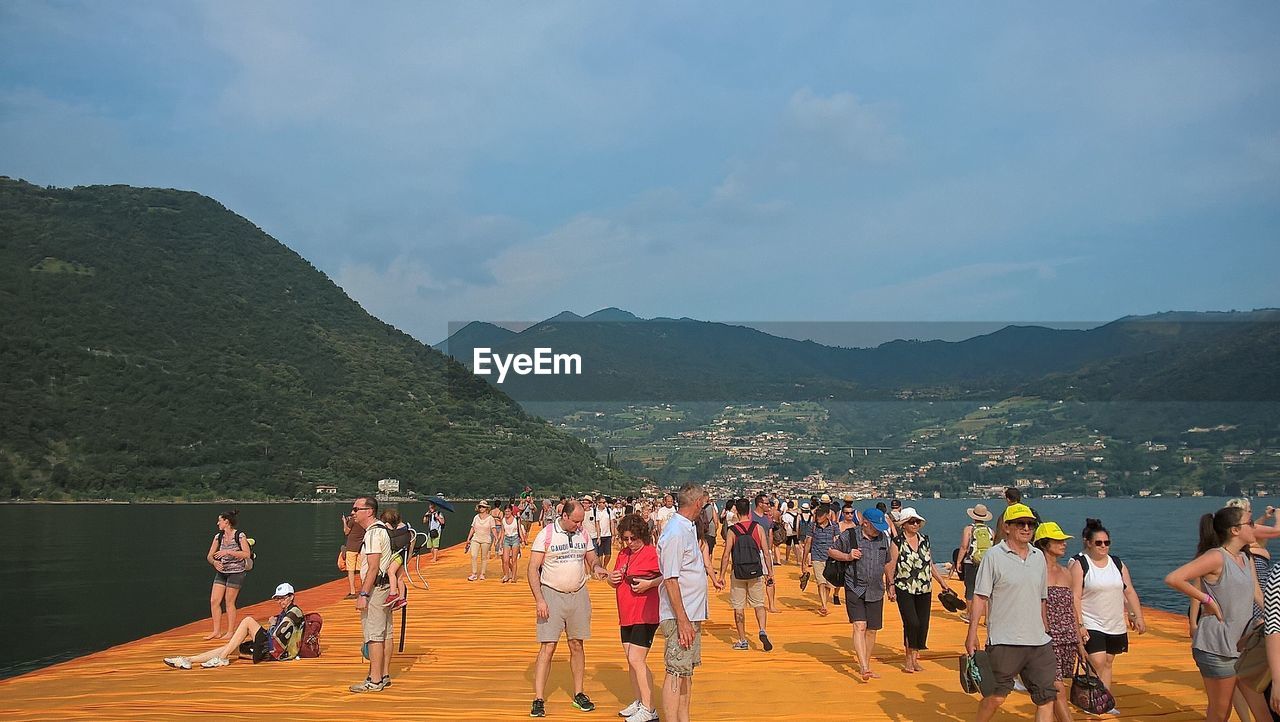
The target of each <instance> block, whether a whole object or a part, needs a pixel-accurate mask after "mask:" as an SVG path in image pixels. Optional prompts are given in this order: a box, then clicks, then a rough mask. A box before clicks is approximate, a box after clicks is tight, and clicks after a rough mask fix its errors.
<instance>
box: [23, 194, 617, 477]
mask: <svg viewBox="0 0 1280 722" xmlns="http://www.w3.org/2000/svg"><path fill="white" fill-rule="evenodd" d="M0 409H3V413H0V498H6V499H8V498H17V497H23V498H33V497H34V498H104V497H116V498H143V497H152V498H162V497H187V498H215V497H227V496H231V497H239V498H249V497H271V498H279V497H292V496H295V495H300V494H301V495H307V494H310V493H311V492H312V491H313V487H314V485H315V484H317V483H333V484H336V485H337V486H338V487H339V488H340V489H341V490H342V493H344V494H350V493H352V492H354V491H357V490H368V489H370V488H372V485H373V482H375V481H376V480H377V479H380V478H384V477H392V478H398V479H400V480H402V482H403V483H405V484H406V485H407V487H408V488H410V489H414V490H417V491H418V492H425V493H435V492H441V493H446V494H451V495H479V494H489V493H501V492H507V491H510V490H515V489H519V488H522V487H523V486H524V485H525V484H526V483H527V484H532V485H534V486H535V487H539V488H543V489H547V488H568V487H571V486H572V487H579V488H580V487H584V486H604V487H608V486H609V485H612V484H619V483H624V484H625V483H626V482H625V480H624V479H622V478H621V477H619V476H617V475H616V473H615V472H610V471H608V470H607V469H605V468H603V466H602V465H600V464H599V463H598V462H597V460H596V457H595V454H594V453H593V452H592V451H591V450H590V449H589V448H587V447H586V446H584V445H583V444H582V443H580V442H579V441H577V440H576V439H574V438H571V437H569V436H567V435H564V434H562V433H559V432H557V431H555V430H553V429H552V428H550V427H549V426H548V425H547V424H546V423H544V422H542V421H541V420H539V419H537V418H534V417H531V416H529V415H527V414H526V413H524V412H523V411H522V410H521V409H520V407H519V406H518V405H517V404H516V403H514V402H513V401H512V400H511V399H510V398H508V397H507V396H505V395H503V394H502V393H500V392H498V391H496V390H495V389H494V388H493V387H492V386H490V385H489V384H487V383H485V382H483V381H481V380H478V379H477V378H476V377H474V376H473V375H472V374H471V373H470V372H469V371H468V370H467V369H466V368H464V367H463V366H461V365H460V364H458V363H456V362H454V361H452V360H451V359H448V358H447V357H446V356H444V355H443V354H441V353H439V352H437V351H435V350H433V349H431V348H429V347H427V346H424V345H423V344H421V343H419V342H417V341H415V340H414V339H412V338H410V337H409V336H407V335H405V334H404V333H401V332H400V331H397V330H396V329H394V328H392V327H390V326H388V325H386V324H384V323H382V322H380V321H378V320H377V319H375V318H373V317H372V316H370V315H369V314H368V313H366V312H365V311H364V310H363V309H362V308H361V307H360V306H359V305H358V304H356V303H355V302H354V301H352V300H351V299H350V298H348V297H347V296H346V295H345V294H343V292H342V290H341V289H339V288H338V287H337V286H335V285H334V284H333V283H332V282H331V281H330V280H329V279H328V278H326V277H325V276H324V274H322V273H321V272H319V271H318V270H316V269H315V268H314V267H313V266H311V265H310V264H309V263H308V262H307V261H306V260H305V259H303V258H301V257H300V256H298V255H297V254H296V253H294V252H293V251H291V250H289V249H288V248H286V247H285V246H283V245H282V244H280V243H279V242H277V241H276V240H274V239H273V238H271V237H270V236H268V235H267V234H266V233H264V232H263V231H262V230H260V229H259V228H257V227H255V226H254V225H253V224H252V223H250V222H249V221H247V220H245V219H244V218H241V217H239V216H237V215H235V214H234V213H232V212H231V211H229V210H227V209H226V208H224V207H223V206H221V205H219V204H218V203H217V202H215V201H213V200H211V199H209V198H206V197H203V196H200V195H198V194H195V193H189V192H180V191H173V190H156V189H142V188H131V187H125V186H98V187H79V188H74V189H56V188H40V187H37V186H33V185H30V184H28V183H25V182H22V181H14V180H11V179H7V178H0Z"/></svg>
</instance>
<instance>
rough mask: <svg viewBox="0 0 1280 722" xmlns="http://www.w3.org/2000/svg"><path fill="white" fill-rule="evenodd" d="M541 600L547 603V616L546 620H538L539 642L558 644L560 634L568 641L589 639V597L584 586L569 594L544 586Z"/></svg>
mask: <svg viewBox="0 0 1280 722" xmlns="http://www.w3.org/2000/svg"><path fill="white" fill-rule="evenodd" d="M542 598H543V599H545V600H546V602H547V612H548V614H547V618H546V619H539V620H538V624H537V628H538V641H539V642H558V641H560V635H562V634H563V635H565V636H567V637H568V638H569V639H591V595H589V594H588V593H587V587H586V585H585V584H584V585H583V586H582V588H581V589H579V590H578V591H576V592H570V593H569V594H565V593H564V592H557V591H556V590H554V589H552V588H551V587H548V586H547V585H545V584H544V585H542Z"/></svg>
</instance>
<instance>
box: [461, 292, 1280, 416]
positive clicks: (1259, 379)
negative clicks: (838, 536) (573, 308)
mask: <svg viewBox="0 0 1280 722" xmlns="http://www.w3.org/2000/svg"><path fill="white" fill-rule="evenodd" d="M1276 321H1277V312H1275V311H1268V310H1264V311H1257V312H1247V313H1230V314H1215V313H1178V314H1159V315H1156V316H1144V317H1127V318H1123V319H1120V320H1117V321H1114V322H1112V323H1109V324H1105V325H1103V326H1099V327H1097V328H1093V329H1089V330H1063V329H1052V328H1045V327H1039V326H1008V327H1006V328H1003V329H1000V330H999V331H996V332H994V333H989V334H985V335H981V336H977V337H974V338H970V339H967V340H964V341H959V342H948V341H911V340H899V341H892V342H889V343H885V344H882V345H880V346H878V347H875V348H838V347H829V346H824V345H821V344H817V343H814V342H811V341H796V340H793V339H788V338H781V337H778V336H773V335H770V334H767V333H764V332H762V331H758V330H756V329H753V328H749V327H746V326H735V325H729V324H723V323H711V322H706V321H695V320H692V319H679V320H673V319H652V320H645V319H640V318H637V317H635V316H633V315H632V314H629V313H627V312H625V311H619V310H618V309H605V310H603V311H598V312H596V313H594V314H590V315H588V316H586V317H580V316H577V315H575V314H572V313H570V312H567V311H566V312H564V313H561V314H559V315H557V316H556V317H554V318H551V319H548V320H546V321H543V322H541V323H538V324H535V325H533V326H531V327H529V328H528V329H526V330H525V331H523V332H521V333H519V334H515V335H513V336H509V337H507V338H506V339H505V340H502V339H491V340H493V341H496V342H497V343H493V344H486V345H492V346H493V347H494V348H495V351H496V352H498V353H502V354H530V353H532V352H533V350H534V349H535V348H551V349H553V350H554V351H555V352H557V353H575V354H579V355H580V356H581V357H582V367H583V369H582V374H581V376H516V375H508V377H507V379H506V380H505V381H504V382H503V384H502V386H501V388H502V389H503V390H504V391H506V392H507V393H509V394H511V395H512V396H513V397H515V398H517V399H520V400H521V401H524V402H531V401H537V402H563V401H579V402H584V401H628V400H650V401H716V400H721V401H753V400H759V401H775V400H777V401H782V400H806V399H809V400H817V399H835V400H870V399H897V398H933V399H981V398H985V399H992V400H997V399H1002V398H1007V397H1009V396H1012V395H1017V394H1025V393H1045V394H1051V395H1054V396H1055V397H1056V398H1063V397H1064V396H1069V397H1071V398H1076V399H1082V400H1087V399H1103V400H1112V399H1113V398H1125V399H1131V400H1170V399H1185V400H1194V401H1205V400H1232V401H1234V400H1264V399H1267V400H1276V399H1280V389H1278V388H1277V387H1276V386H1275V385H1274V384H1272V383H1271V382H1270V379H1274V378H1276V376H1275V374H1274V370H1276V369H1274V368H1273V367H1274V366H1275V364H1276V363H1277V362H1276V361H1274V360H1273V359H1275V358H1277V357H1276V356H1275V355H1274V354H1270V353H1269V352H1270V350H1271V346H1270V345H1268V344H1269V343H1270V341H1269V339H1273V337H1274V333H1273V331H1274V329H1275V328H1276V327H1277V324H1276ZM468 328H470V326H469V327H468ZM465 330H466V329H464V331H465ZM455 337H457V338H459V343H457V344H456V346H458V347H462V348H465V349H466V355H465V356H464V355H460V354H455V357H456V358H458V359H459V360H461V361H463V362H464V363H469V362H470V360H471V357H470V348H471V346H468V345H467V344H466V343H464V342H463V341H462V339H461V337H462V334H461V333H459V334H457V335H456V336H455ZM452 340H453V339H451V341H452ZM1228 351H1229V352H1228ZM1245 360H1247V361H1245ZM1191 365H1198V366H1197V369H1192V368H1191ZM1269 369H1270V370H1269ZM1072 377H1078V380H1079V383H1078V384H1075V386H1074V387H1073V389H1067V388H1065V387H1066V386H1069V385H1070V383H1064V380H1067V379H1070V378H1072ZM1085 377H1088V380H1087V381H1086V379H1085ZM490 378H491V379H492V377H490ZM1246 378H1250V379H1252V381H1248V382H1244V383H1242V380H1243V379H1246ZM1067 391H1071V393H1067ZM1117 392H1119V393H1120V396H1119V397H1117V396H1116V394H1117Z"/></svg>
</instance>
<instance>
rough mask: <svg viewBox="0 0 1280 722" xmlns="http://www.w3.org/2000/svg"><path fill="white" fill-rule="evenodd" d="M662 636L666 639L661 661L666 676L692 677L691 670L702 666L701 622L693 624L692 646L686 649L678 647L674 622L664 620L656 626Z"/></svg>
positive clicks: (672, 620)
mask: <svg viewBox="0 0 1280 722" xmlns="http://www.w3.org/2000/svg"><path fill="white" fill-rule="evenodd" d="M658 629H659V630H661V632H662V636H664V637H666V638H667V642H666V645H665V646H664V648H663V652H662V661H663V663H664V664H666V667H667V674H669V675H671V676H672V677H692V676H693V668H694V667H697V666H698V665H700V664H702V622H694V623H693V644H691V645H689V648H688V649H685V648H684V647H681V646H680V633H679V631H678V626H677V625H676V620H674V619H664V620H662V623H661V624H659V625H658Z"/></svg>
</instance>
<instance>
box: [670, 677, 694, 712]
mask: <svg viewBox="0 0 1280 722" xmlns="http://www.w3.org/2000/svg"><path fill="white" fill-rule="evenodd" d="M692 689H693V678H692V677H677V676H675V675H674V674H668V675H667V678H666V681H665V682H664V683H663V685H662V719H663V720H670V721H671V722H689V697H690V692H691V691H692Z"/></svg>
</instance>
